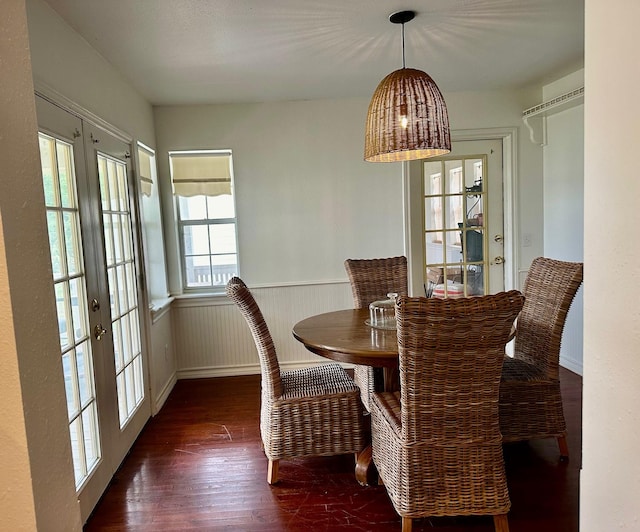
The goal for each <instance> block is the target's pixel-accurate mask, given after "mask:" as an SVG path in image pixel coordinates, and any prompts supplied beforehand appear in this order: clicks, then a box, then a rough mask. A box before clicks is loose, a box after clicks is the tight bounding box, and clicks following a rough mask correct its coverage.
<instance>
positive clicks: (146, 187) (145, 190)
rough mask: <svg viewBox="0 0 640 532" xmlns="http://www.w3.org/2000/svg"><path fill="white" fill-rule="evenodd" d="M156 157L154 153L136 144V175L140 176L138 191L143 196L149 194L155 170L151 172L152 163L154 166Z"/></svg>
mask: <svg viewBox="0 0 640 532" xmlns="http://www.w3.org/2000/svg"><path fill="white" fill-rule="evenodd" d="M155 164H156V158H155V155H154V154H153V153H152V152H150V151H148V150H146V149H145V148H143V147H142V146H140V145H138V167H139V168H138V175H139V178H140V192H142V194H143V195H145V196H147V197H148V196H151V191H152V190H153V175H154V174H155V171H153V172H152V170H151V168H152V165H153V166H155Z"/></svg>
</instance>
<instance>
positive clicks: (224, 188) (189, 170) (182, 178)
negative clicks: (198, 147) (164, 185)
mask: <svg viewBox="0 0 640 532" xmlns="http://www.w3.org/2000/svg"><path fill="white" fill-rule="evenodd" d="M169 159H170V161H171V181H172V184H173V193H174V194H175V195H176V196H199V195H203V196H220V195H223V194H231V153H230V152H201V153H199V152H171V153H169Z"/></svg>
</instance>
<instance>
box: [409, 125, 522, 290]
mask: <svg viewBox="0 0 640 532" xmlns="http://www.w3.org/2000/svg"><path fill="white" fill-rule="evenodd" d="M495 139H498V140H501V141H502V186H503V189H502V195H503V208H504V214H503V218H504V258H505V266H504V289H505V290H511V289H514V288H515V289H518V264H519V253H518V246H517V245H516V241H517V235H518V234H519V232H518V229H519V227H518V217H517V216H516V215H515V214H516V210H517V205H518V203H517V198H518V128H516V127H500V128H486V129H458V130H454V131H452V132H451V140H452V141H453V142H460V141H465V140H495ZM408 173H409V172H408V171H405V167H404V166H403V189H404V196H403V213H404V232H405V253H408V251H407V246H409V245H410V243H409V240H408V239H409V238H410V227H411V219H410V216H411V215H410V212H409V211H410V208H409V207H410V204H409V196H410V193H409V186H408V179H409V178H408ZM407 256H408V255H407ZM412 270H413V268H412V267H411V261H410V262H409V278H410V279H412V278H413V273H412ZM420 278H422V276H421V277H420ZM410 282H411V281H410ZM410 286H412V285H411V284H410Z"/></svg>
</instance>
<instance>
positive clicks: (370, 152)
mask: <svg viewBox="0 0 640 532" xmlns="http://www.w3.org/2000/svg"><path fill="white" fill-rule="evenodd" d="M414 17H415V12H414V11H399V12H398V13H393V14H392V15H391V16H390V17H389V20H390V21H391V22H393V23H394V24H402V68H401V69H400V70H396V71H395V72H392V73H391V74H389V75H388V76H387V77H385V78H384V79H383V80H382V81H381V82H380V84H379V85H378V88H377V89H376V90H375V92H374V93H373V96H372V97H371V103H369V112H368V113H367V124H366V131H365V140H364V159H365V161H370V162H377V163H388V162H396V161H411V160H414V159H426V158H428V157H436V156H438V155H444V154H445V153H449V152H450V151H451V134H450V132H449V115H448V113H447V106H446V104H445V102H444V98H443V97H442V93H441V92H440V89H439V88H438V86H437V85H436V83H435V81H433V79H431V76H429V74H427V73H426V72H423V71H422V70H416V69H414V68H406V67H405V58H404V25H405V23H406V22H409V21H410V20H413V18H414Z"/></svg>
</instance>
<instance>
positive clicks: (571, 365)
mask: <svg viewBox="0 0 640 532" xmlns="http://www.w3.org/2000/svg"><path fill="white" fill-rule="evenodd" d="M560 365H561V366H562V367H563V368H567V369H568V370H570V371H573V372H574V373H576V374H578V375H580V376H581V377H582V370H583V368H582V362H578V361H576V360H572V359H570V358H565V357H560Z"/></svg>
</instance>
